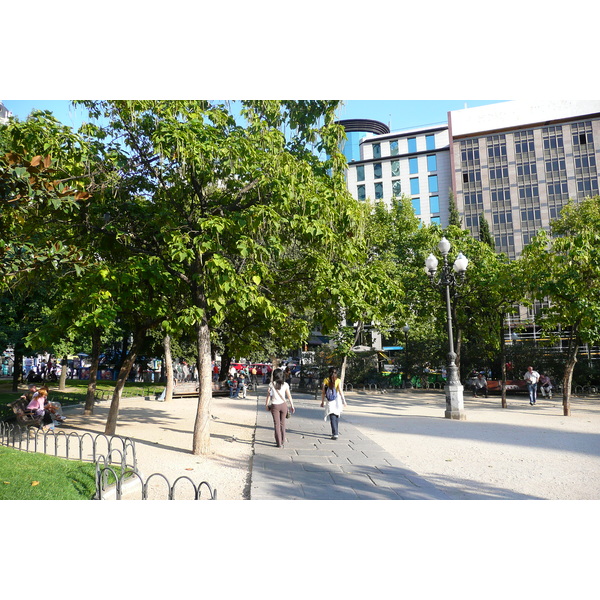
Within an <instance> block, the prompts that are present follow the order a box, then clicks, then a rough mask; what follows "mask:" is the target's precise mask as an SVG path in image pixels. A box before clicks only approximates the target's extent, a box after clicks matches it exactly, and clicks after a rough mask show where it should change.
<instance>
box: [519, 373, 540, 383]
mask: <svg viewBox="0 0 600 600" xmlns="http://www.w3.org/2000/svg"><path fill="white" fill-rule="evenodd" d="M539 378H540V374H539V373H538V372H537V371H527V373H525V375H523V379H524V380H525V381H527V382H528V383H530V384H531V385H534V384H535V383H537V382H538V381H539Z"/></svg>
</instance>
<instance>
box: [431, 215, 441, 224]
mask: <svg viewBox="0 0 600 600" xmlns="http://www.w3.org/2000/svg"><path fill="white" fill-rule="evenodd" d="M430 222H431V223H435V224H436V225H441V224H442V219H441V218H440V217H431V221H430Z"/></svg>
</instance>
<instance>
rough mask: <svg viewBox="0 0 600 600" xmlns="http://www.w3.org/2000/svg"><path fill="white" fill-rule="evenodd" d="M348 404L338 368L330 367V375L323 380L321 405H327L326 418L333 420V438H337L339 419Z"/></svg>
mask: <svg viewBox="0 0 600 600" xmlns="http://www.w3.org/2000/svg"><path fill="white" fill-rule="evenodd" d="M344 406H348V405H347V404H346V398H344V392H343V391H342V381H341V379H339V377H338V374H337V369H336V368H335V367H329V377H326V378H325V380H324V381H323V389H322V391H321V407H325V417H324V420H325V421H327V418H329V421H330V422H331V439H332V440H337V439H338V436H339V435H340V433H339V419H340V416H341V415H342V411H343V409H344V408H343V407H344Z"/></svg>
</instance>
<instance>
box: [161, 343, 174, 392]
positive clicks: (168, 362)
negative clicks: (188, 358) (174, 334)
mask: <svg viewBox="0 0 600 600" xmlns="http://www.w3.org/2000/svg"><path fill="white" fill-rule="evenodd" d="M163 346H164V350H165V373H166V375H167V385H166V389H165V402H169V401H170V400H173V387H174V384H173V357H172V355H171V336H170V335H168V334H167V335H165V337H164V339H163Z"/></svg>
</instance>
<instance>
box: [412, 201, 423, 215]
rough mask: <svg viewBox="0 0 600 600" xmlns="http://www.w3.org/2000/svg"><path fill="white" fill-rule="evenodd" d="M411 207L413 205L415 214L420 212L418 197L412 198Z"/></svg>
mask: <svg viewBox="0 0 600 600" xmlns="http://www.w3.org/2000/svg"><path fill="white" fill-rule="evenodd" d="M412 207H413V210H414V211H415V215H420V214H421V201H420V200H419V199H418V198H413V199H412Z"/></svg>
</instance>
